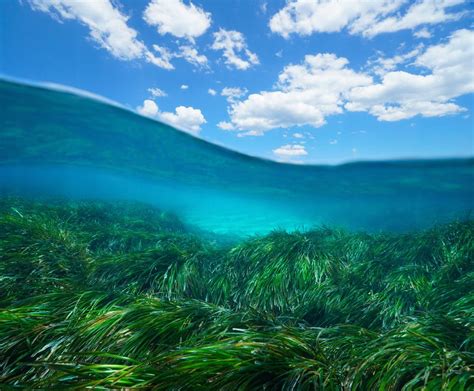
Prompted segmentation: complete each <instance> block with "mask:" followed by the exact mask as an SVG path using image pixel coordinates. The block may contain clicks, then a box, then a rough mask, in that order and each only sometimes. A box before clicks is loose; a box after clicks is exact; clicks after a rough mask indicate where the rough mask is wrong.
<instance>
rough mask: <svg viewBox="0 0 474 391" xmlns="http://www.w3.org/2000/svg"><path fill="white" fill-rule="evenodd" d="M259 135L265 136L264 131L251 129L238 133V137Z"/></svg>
mask: <svg viewBox="0 0 474 391" xmlns="http://www.w3.org/2000/svg"><path fill="white" fill-rule="evenodd" d="M248 136H251V137H259V136H263V132H259V131H258V130H249V131H248V132H241V133H237V137H248Z"/></svg>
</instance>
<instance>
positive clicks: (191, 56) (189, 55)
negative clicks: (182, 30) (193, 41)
mask: <svg viewBox="0 0 474 391" xmlns="http://www.w3.org/2000/svg"><path fill="white" fill-rule="evenodd" d="M179 50H180V52H179V53H178V54H176V57H181V58H183V59H185V60H186V61H187V62H189V63H190V64H192V65H194V66H197V67H200V68H207V67H208V60H207V57H206V56H205V55H204V54H199V52H198V51H197V49H196V48H195V47H194V46H190V45H183V46H180V47H179Z"/></svg>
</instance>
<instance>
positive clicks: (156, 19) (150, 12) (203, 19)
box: [143, 0, 211, 41]
mask: <svg viewBox="0 0 474 391" xmlns="http://www.w3.org/2000/svg"><path fill="white" fill-rule="evenodd" d="M143 19H144V20H145V22H147V23H148V24H149V25H151V26H156V27H157V30H158V33H159V34H161V35H165V34H171V35H173V36H175V37H178V38H186V39H188V40H190V41H193V40H194V38H196V37H199V36H201V35H202V34H204V33H205V32H206V30H207V29H208V28H209V26H210V25H211V14H210V13H208V12H205V11H204V10H203V9H202V8H199V7H196V6H195V5H194V4H193V3H191V2H190V3H189V5H186V4H184V2H183V1H181V0H151V1H150V3H149V4H148V6H147V7H146V9H145V12H144V13H143Z"/></svg>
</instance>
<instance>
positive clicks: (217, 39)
mask: <svg viewBox="0 0 474 391" xmlns="http://www.w3.org/2000/svg"><path fill="white" fill-rule="evenodd" d="M213 36H214V42H213V44H212V46H211V48H212V49H214V50H222V52H223V54H222V55H223V56H224V59H225V63H226V64H227V66H228V67H229V68H235V69H239V70H246V69H248V68H250V67H251V66H252V65H257V64H258V63H259V60H258V57H257V55H256V54H255V53H252V52H251V51H250V50H249V49H248V47H247V43H246V41H245V37H244V35H243V34H242V33H241V32H239V31H233V30H224V29H222V28H221V29H219V31H217V32H215V33H214V34H213Z"/></svg>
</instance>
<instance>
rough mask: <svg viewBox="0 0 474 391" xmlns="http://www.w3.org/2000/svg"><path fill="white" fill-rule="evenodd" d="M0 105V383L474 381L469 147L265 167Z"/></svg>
mask: <svg viewBox="0 0 474 391" xmlns="http://www.w3.org/2000/svg"><path fill="white" fill-rule="evenodd" d="M25 102H28V104H25ZM0 107H2V111H1V118H0V121H1V126H2V128H1V139H2V142H1V146H0V158H1V167H0V172H1V176H0V178H1V179H0V190H1V199H0V212H1V215H0V225H1V229H0V251H1V252H0V276H1V277H0V305H1V308H2V310H1V313H0V369H1V378H0V379H1V382H2V384H4V385H5V386H7V387H11V388H27V389H32V388H34V389H89V388H90V389H132V388H140V389H172V390H199V389H213V390H214V389H227V390H237V389H242V390H244V389H245V390H246V389H249V390H250V389H252V390H253V389H255V390H257V389H285V390H286V389H288V390H290V389H291V390H293V389H294V390H296V389H298V390H299V389H301V390H310V389H328V390H346V389H357V390H372V389H379V390H399V389H402V388H403V389H429V390H440V389H449V390H462V389H466V390H467V389H470V388H471V387H472V386H474V377H473V368H474V367H473V365H474V361H473V359H474V356H473V348H474V323H473V320H474V221H473V219H472V215H471V211H472V208H473V206H474V186H473V185H474V160H473V159H451V160H422V161H415V160H413V161H385V162H360V163H351V164H345V165H339V166H309V165H291V164H283V163H276V162H272V161H267V160H262V159H257V158H253V157H249V156H245V155H241V154H239V153H236V152H233V151H230V150H226V149H224V148H222V147H219V146H216V145H212V144H209V143H207V142H205V141H202V140H200V139H197V138H195V137H193V136H191V135H188V134H185V133H182V132H180V131H178V130H175V129H173V128H172V127H170V126H167V125H165V124H163V123H159V122H156V121H154V120H150V119H147V118H143V117H140V116H138V115H136V114H135V113H133V112H130V111H127V110H125V109H122V108H119V107H116V106H113V105H110V104H107V103H104V102H100V101H98V100H93V99H90V98H87V97H84V96H80V95H77V94H73V93H70V92H64V91H58V90H53V89H46V88H42V87H38V86H33V85H26V84H19V83H14V82H11V81H7V80H3V81H1V82H0ZM39 119H41V120H39Z"/></svg>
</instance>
